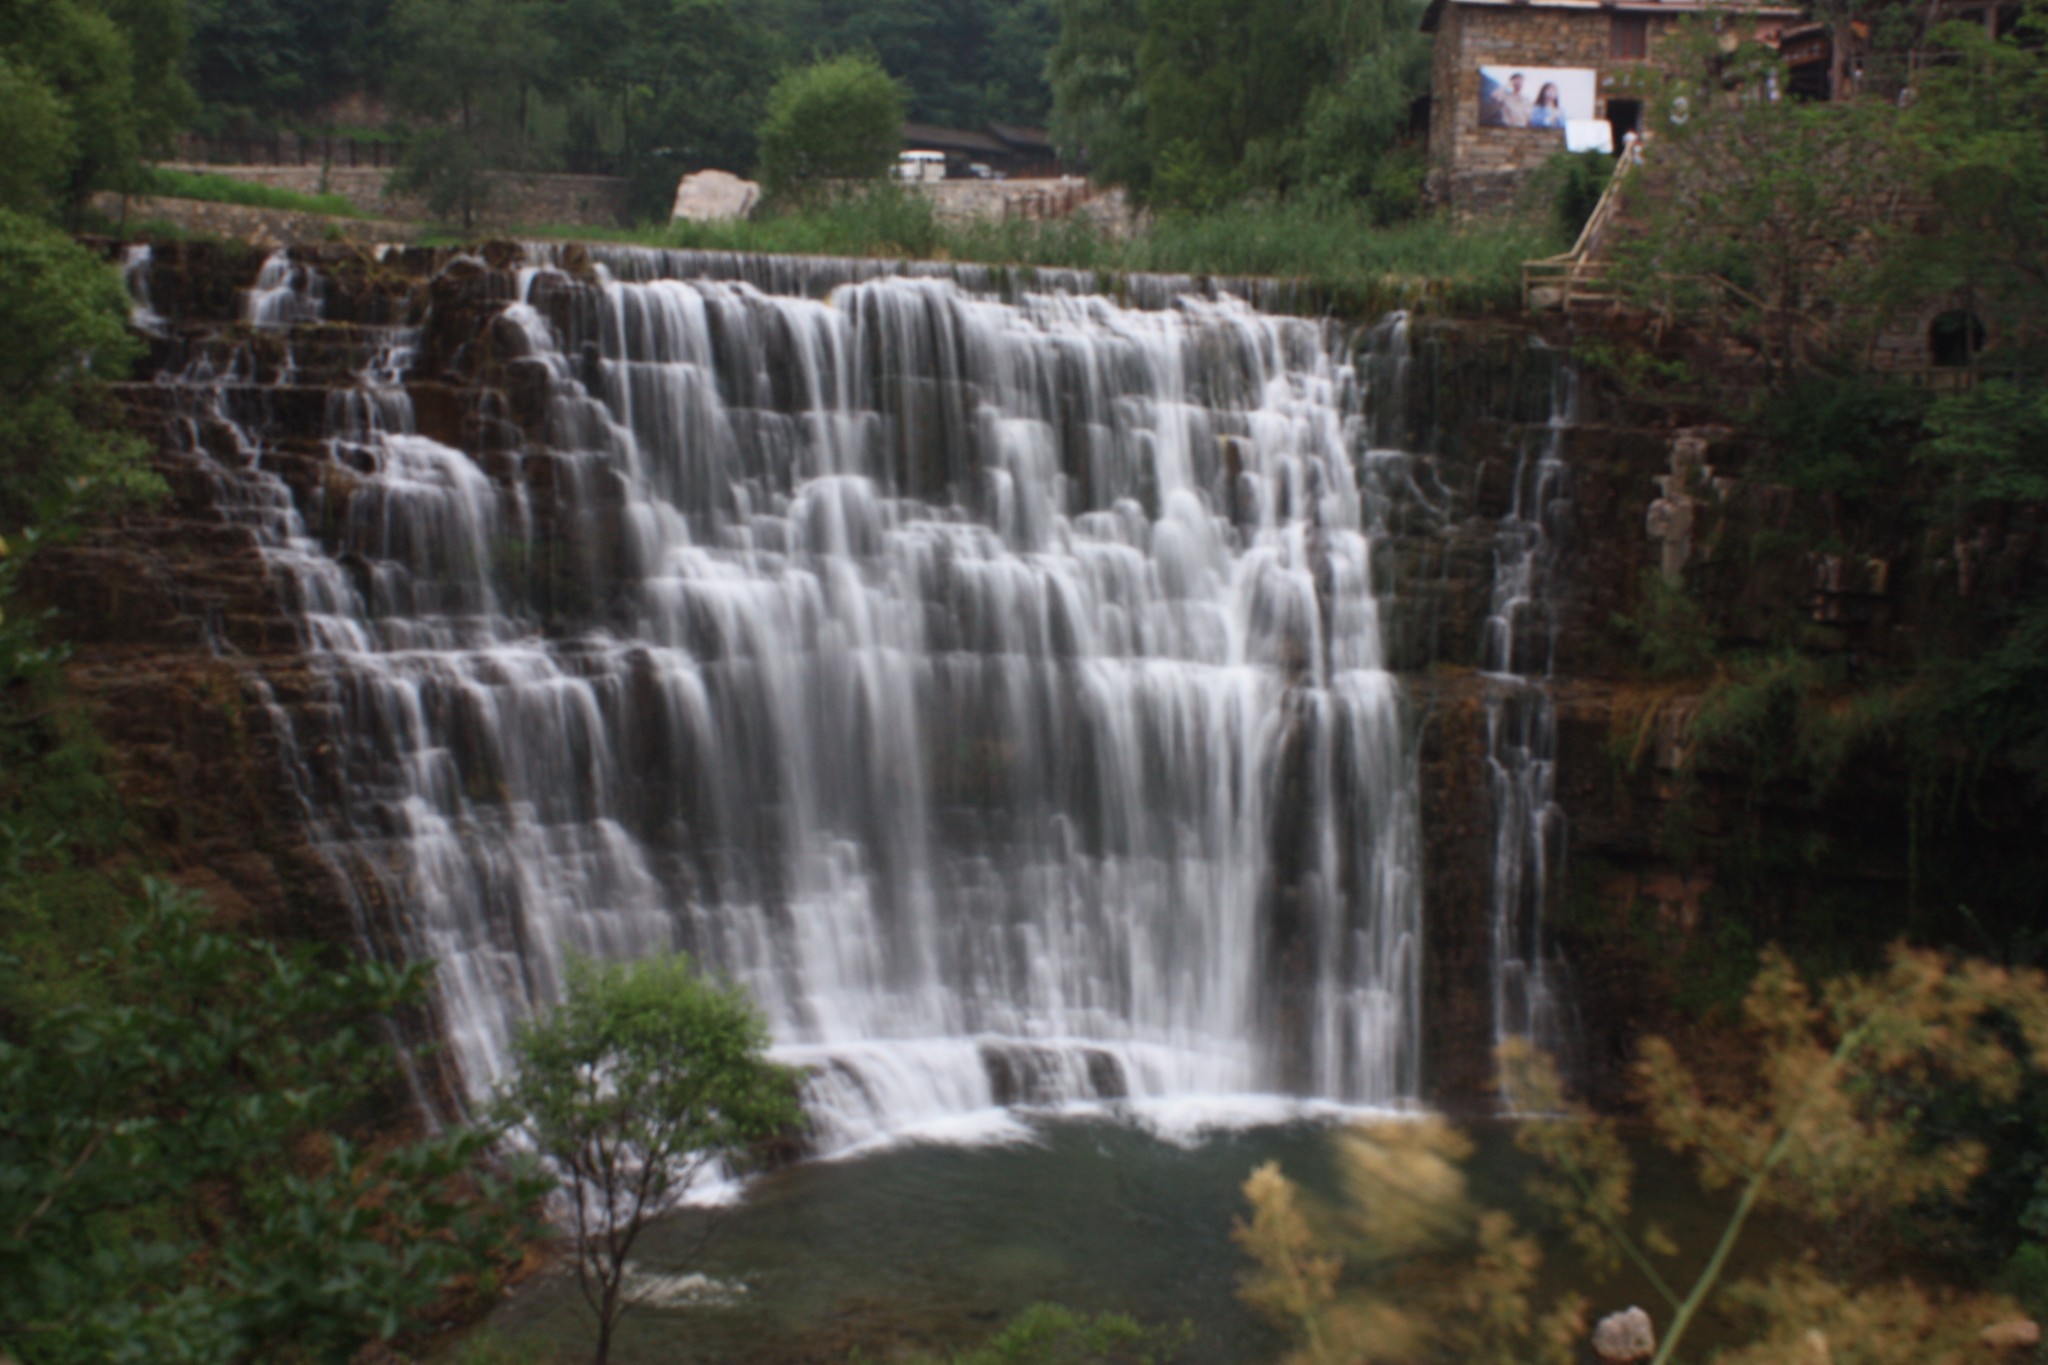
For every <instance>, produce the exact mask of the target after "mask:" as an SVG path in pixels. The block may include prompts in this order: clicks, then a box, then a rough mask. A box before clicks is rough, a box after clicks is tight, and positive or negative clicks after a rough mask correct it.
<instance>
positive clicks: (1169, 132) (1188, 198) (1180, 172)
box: [1138, 0, 1326, 207]
mask: <svg viewBox="0 0 2048 1365" xmlns="http://www.w3.org/2000/svg"><path fill="white" fill-rule="evenodd" d="M1143 11H1144V16H1145V33H1144V38H1143V39H1142V41H1141V42H1140V43H1139V45H1138V70H1139V75H1140V79H1141V81H1142V82H1143V85H1144V91H1145V138H1146V142H1147V143H1148V144H1149V145H1150V147H1151V149H1152V155H1153V189H1154V192H1155V194H1156V195H1157V196H1158V197H1159V198H1160V199H1161V200H1162V201H1164V202H1166V203H1169V204H1180V205H1189V206H1193V207H1214V206H1216V205H1219V204H1223V203H1227V202H1229V201H1230V200H1232V199H1235V198H1237V197H1238V196H1239V195H1240V194H1242V193H1243V192H1244V191H1245V190H1246V189H1248V188H1250V187H1251V185H1252V184H1253V183H1255V182H1258V181H1270V180H1273V179H1277V178H1280V177H1279V176H1278V175H1277V174H1276V172H1277V168H1278V164H1279V162H1280V161H1281V159H1282V158H1283V157H1284V155H1285V151H1286V143H1287V141H1288V139H1289V138H1290V136H1291V135H1292V134H1293V132H1294V131H1295V129H1296V128H1297V127H1298V125H1299V124H1300V121H1301V118H1302V115H1303V113H1304V111H1305V110H1306V108H1307V106H1308V99H1309V95H1310V93H1311V92H1312V91H1313V90H1314V88H1315V82H1316V80H1317V78H1318V77H1319V76H1321V75H1323V74H1324V69H1325V66H1326V61H1325V57H1324V54H1323V53H1322V52H1321V51H1320V50H1319V45H1318V42H1317V38H1318V36H1319V35H1318V34H1317V33H1316V31H1315V26H1314V24H1313V23H1312V22H1311V19H1310V15H1309V13H1308V12H1307V11H1306V10H1304V9H1303V7H1302V6H1301V5H1300V4H1298V3H1296V0H1143ZM1248 163H1249V164H1248Z"/></svg>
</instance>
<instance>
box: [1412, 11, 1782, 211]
mask: <svg viewBox="0 0 2048 1365" xmlns="http://www.w3.org/2000/svg"><path fill="white" fill-rule="evenodd" d="M1701 12H1714V13H1719V14H1722V15H1726V16H1739V17H1736V18H1735V19H1734V22H1738V23H1740V25H1741V26H1742V28H1743V29H1744V30H1745V32H1744V33H1743V36H1745V37H1755V38H1759V39H1762V40H1765V41H1774V40H1775V39H1776V37H1777V34H1778V32H1779V31H1780V30H1781V29H1782V28H1784V27H1786V26H1787V25H1788V24H1791V23H1796V22H1798V20H1799V18H1800V16H1801V14H1802V11H1801V10H1799V9H1797V8H1795V7H1792V6H1781V5H1770V4H1756V5H1743V6H1740V7H1730V6H1727V5H1714V6H1709V5H1705V4H1700V3H1697V0H1635V3H1630V2H1629V0H1609V2H1608V3H1602V0H1431V3H1430V6H1429V9H1428V10H1427V11H1426V12H1425V13H1424V15H1423V19H1422V27H1423V30H1424V31H1425V32H1428V33H1433V34H1434V35H1435V57H1434V62H1433V66H1432V74H1431V78H1430V113H1429V181H1428V193H1429V197H1430V199H1431V200H1432V201H1433V202H1435V203H1439V204H1446V205H1448V206H1449V207H1450V209H1451V210H1452V212H1454V213H1456V214H1457V215H1458V216H1460V217H1466V216H1470V215H1473V214H1480V213H1495V212H1500V211H1502V210H1504V209H1506V208H1509V207H1511V206H1512V205H1513V204H1514V203H1515V201H1516V199H1517V197H1518V195H1519V192H1520V190H1521V188H1522V184H1523V182H1524V181H1525V180H1526V179H1527V177H1528V175H1529V173H1530V172H1532V171H1534V170H1535V169H1536V168H1537V167H1538V166H1541V165H1542V164H1543V163H1544V162H1545V161H1547V160H1549V159H1550V157H1551V156H1552V155H1554V154H1555V153H1557V152H1559V151H1561V150H1563V149H1564V146H1565V133H1564V128H1563V126H1562V122H1561V119H1562V117H1563V116H1564V115H1567V114H1568V115H1571V116H1572V117H1574V118H1586V119H1604V120H1606V121H1607V122H1608V123H1609V124H1610V125H1611V126H1612V129H1613V139H1614V144H1615V147H1616V149H1617V150H1619V147H1620V143H1621V138H1622V135H1623V134H1624V133H1626V132H1629V131H1631V130H1633V129H1636V128H1638V127H1640V126H1641V124H1642V118H1643V110H1642V107H1641V104H1640V103H1639V102H1638V101H1637V100H1635V99H1633V98H1627V97H1624V95H1622V94H1621V93H1620V91H1619V90H1618V89H1617V86H1618V84H1619V83H1618V82H1617V80H1616V77H1618V76H1620V75H1622V74H1623V73H1624V72H1626V71H1627V70H1628V69H1630V68H1633V67H1638V66H1640V65H1643V64H1645V63H1655V62H1656V61H1657V59H1658V50H1659V48H1660V46H1662V45H1663V44H1664V43H1665V42H1666V41H1667V40H1668V39H1669V38H1670V36H1671V35H1672V33H1673V31H1674V30H1675V29H1676V28H1677V26H1678V24H1679V21H1680V20H1681V19H1683V18H1684V17H1685V16H1687V15H1691V14H1698V13H1701ZM1482 68H1486V69H1488V76H1489V77H1490V79H1489V78H1488V77H1482ZM1511 81H1512V82H1514V84H1513V86H1512V87H1510V86H1509V84H1508V83H1509V82H1511ZM1558 90H1562V92H1563V96H1564V98H1563V100H1562V102H1561V103H1562V107H1560V105H1559V104H1556V103H1551V104H1548V107H1545V106H1544V105H1542V104H1539V101H1548V100H1550V99H1551V98H1552V92H1554V91H1558ZM1489 97H1491V98H1489Z"/></svg>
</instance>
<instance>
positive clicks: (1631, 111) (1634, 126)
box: [1607, 100, 1643, 152]
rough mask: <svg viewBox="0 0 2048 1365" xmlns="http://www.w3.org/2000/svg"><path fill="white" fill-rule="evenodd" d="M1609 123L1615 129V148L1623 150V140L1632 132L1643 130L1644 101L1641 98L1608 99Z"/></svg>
mask: <svg viewBox="0 0 2048 1365" xmlns="http://www.w3.org/2000/svg"><path fill="white" fill-rule="evenodd" d="M1607 123H1608V126H1609V127H1611V128H1613V129H1614V150H1615V151H1617V152H1618V151H1620V150H1621V140H1622V139H1623V138H1625V137H1627V136H1628V135H1629V134H1630V133H1640V132H1642V131H1643V102H1642V101H1641V100H1609V101H1607Z"/></svg>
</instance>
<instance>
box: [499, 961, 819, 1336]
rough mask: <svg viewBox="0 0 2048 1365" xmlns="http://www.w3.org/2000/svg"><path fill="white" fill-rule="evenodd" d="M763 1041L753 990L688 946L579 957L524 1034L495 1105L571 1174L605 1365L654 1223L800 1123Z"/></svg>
mask: <svg viewBox="0 0 2048 1365" xmlns="http://www.w3.org/2000/svg"><path fill="white" fill-rule="evenodd" d="M767 1045H768V1035H767V1028H766V1025H765V1024H764V1023H763V1022H762V1020H761V1016H760V1013H759V1012H758V1011H757V1010H756V1009H755V1008H754V1006H753V1004H752V1002H751V1001H749V1000H748V998H747V996H746V993H745V992H744V991H743V990H741V989H740V988H739V987H738V986H731V985H719V984H717V983H714V982H712V981H709V980H707V979H705V978H704V977H702V976H700V975H699V974H698V973H697V972H696V971H695V969H694V968H693V967H692V966H691V964H690V961H689V959H688V958H687V957H684V956H682V955H680V954H677V955H674V956H667V957H656V958H647V959H642V960H640V961H636V962H629V963H613V964H597V963H592V962H587V961H580V960H579V961H576V962H573V963H572V964H571V966H570V971H569V983H568V993H567V995H566V997H565V998H564V999H563V1001H562V1003H561V1004H560V1005H559V1006H557V1007H556V1008H555V1010H554V1011H553V1012H552V1013H551V1014H549V1015H548V1016H547V1017H546V1018H545V1019H542V1020H541V1021H539V1022H538V1023H535V1024H532V1025H530V1026H528V1027H527V1028H525V1029H523V1030H522V1031H521V1032H520V1034H519V1037H518V1039H517V1041H516V1044H515V1047H514V1055H515V1057H516V1061H517V1067H516V1070H515V1072H514V1074H513V1077H512V1080H511V1081H510V1083H509V1084H508V1085H507V1087H506V1089H505V1091H504V1094H503V1096H502V1097H501V1100H500V1105H499V1112H500V1114H501V1115H503V1117H504V1118H505V1119H506V1121H507V1122H510V1123H513V1124H516V1125H518V1126H519V1127H520V1128H522V1129H523V1130H524V1131H525V1132H526V1134H527V1135H529V1136H530V1137H531V1139H532V1141H533V1144H534V1147H535V1149H536V1150H537V1151H538V1152H539V1153H540V1154H541V1155H542V1156H543V1157H545V1158H547V1159H548V1160H549V1161H551V1162H553V1163H554V1164H555V1166H556V1167H557V1168H558V1169H559V1170H560V1171H561V1173H562V1175H563V1177H564V1178H565V1180H566V1182H567V1186H568V1189H567V1195H568V1203H569V1209H570V1216H571V1225H572V1227H573V1230H574V1234H575V1256H576V1282H577V1285H578V1287H579V1288H580V1289H581V1290H582V1293H583V1297H584V1300H585V1301H586V1302H587V1303H588V1304H589V1305H590V1308H591V1311H592V1312H593V1313H595V1314H596V1315H597V1323H598V1335H597V1353H596V1357H595V1359H596V1361H597V1362H598V1365H604V1362H605V1360H606V1359H607V1358H608V1356H609V1354H610V1351H611V1342H612V1332H613V1329H614V1328H615V1327H616V1325H617V1323H618V1319H619V1315H620V1314H621V1313H623V1312H624V1311H625V1310H626V1309H627V1308H628V1307H630V1306H631V1298H630V1296H629V1295H628V1294H627V1293H626V1286H625V1278H626V1269H627V1264H628V1259H629V1257H630V1256H631V1255H632V1251H633V1245H634V1243H635V1242H636V1241H637V1240H638V1239H639V1236H640V1233H641V1232H642V1230H643V1229H644V1228H645V1227H646V1225H647V1222H648V1220H649V1219H651V1218H653V1217H654V1216H655V1215H656V1214H658V1213H660V1212H661V1211H662V1210H663V1209H664V1208H665V1207H666V1206H667V1205H668V1204H669V1203H670V1202H671V1200H672V1199H673V1198H674V1197H675V1196H676V1195H678V1194H680V1193H681V1192H682V1191H683V1190H685V1189H687V1188H688V1187H689V1184H690V1182H691V1181H692V1180H693V1179H695V1177H696V1176H697V1174H698V1173H699V1172H700V1171H702V1170H703V1169H704V1168H705V1167H706V1166H708V1165H709V1164H711V1163H712V1162H714V1161H720V1160H730V1159H733V1158H737V1157H741V1156H743V1155H744V1154H745V1153H746V1152H747V1150H748V1149H749V1148H750V1147H751V1146H753V1145H754V1144H756V1143H759V1142H761V1141H763V1140H765V1139H768V1138H771V1137H773V1136H775V1135H776V1134H778V1133H780V1132H782V1131H783V1130H785V1129H786V1128H788V1127H789V1126H790V1125H791V1124H793V1123H794V1122H795V1121H796V1119H797V1115H798V1110H797V1106H796V1101H795V1085H794V1079H793V1077H792V1075H791V1074H790V1073H789V1072H788V1071H787V1070H785V1069H784V1068H782V1067H780V1066H777V1065H775V1064H773V1063H771V1062H769V1061H768V1060H766V1058H765V1056H764V1055H763V1054H764V1052H765V1050H766V1048H767Z"/></svg>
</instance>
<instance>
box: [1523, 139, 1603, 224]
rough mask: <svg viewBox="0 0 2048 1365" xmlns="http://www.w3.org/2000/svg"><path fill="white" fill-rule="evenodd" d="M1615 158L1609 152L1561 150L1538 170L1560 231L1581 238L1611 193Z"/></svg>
mask: <svg viewBox="0 0 2048 1365" xmlns="http://www.w3.org/2000/svg"><path fill="white" fill-rule="evenodd" d="M1615 160H1616V158H1615V157H1613V156H1611V155H1609V154H1608V153H1606V152H1559V153H1557V154H1556V155H1555V156H1553V157H1551V158H1550V160H1548V161H1546V162H1544V163H1543V165H1542V168H1541V169H1540V170H1538V171H1537V173H1536V180H1535V183H1536V186H1537V190H1538V192H1539V193H1540V194H1542V195H1543V197H1544V198H1546V199H1548V200H1549V201H1550V211H1551V213H1552V214H1553V215H1554V216H1555V217H1556V219H1557V230H1558V232H1559V233H1560V234H1562V235H1563V236H1566V237H1569V238H1572V239H1574V240H1576V239H1577V238H1578V235H1579V232H1580V230H1581V229H1583V228H1584V227H1585V226H1586V220H1587V219H1588V218H1591V217H1592V216H1593V210H1594V209H1596V208H1598V207H1599V206H1600V196H1601V195H1603V194H1605V193H1607V185H1608V182H1609V181H1611V180H1612V179H1613V178H1614V163H1615Z"/></svg>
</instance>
